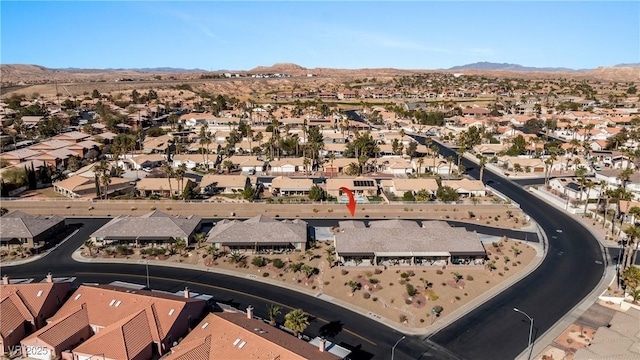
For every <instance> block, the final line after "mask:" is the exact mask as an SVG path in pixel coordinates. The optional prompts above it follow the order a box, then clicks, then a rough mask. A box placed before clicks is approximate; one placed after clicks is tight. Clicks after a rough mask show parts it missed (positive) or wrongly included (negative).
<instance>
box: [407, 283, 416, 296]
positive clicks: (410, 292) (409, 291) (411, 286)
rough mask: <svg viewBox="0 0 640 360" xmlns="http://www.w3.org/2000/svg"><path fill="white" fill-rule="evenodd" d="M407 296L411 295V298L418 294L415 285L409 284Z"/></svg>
mask: <svg viewBox="0 0 640 360" xmlns="http://www.w3.org/2000/svg"><path fill="white" fill-rule="evenodd" d="M406 287H407V294H409V296H415V295H416V294H417V293H418V290H416V288H415V287H413V285H411V284H407V285H406Z"/></svg>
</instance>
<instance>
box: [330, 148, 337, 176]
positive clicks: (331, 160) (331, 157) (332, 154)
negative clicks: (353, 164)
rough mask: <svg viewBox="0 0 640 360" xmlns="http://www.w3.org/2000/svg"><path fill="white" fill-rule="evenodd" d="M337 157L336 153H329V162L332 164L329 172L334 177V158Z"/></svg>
mask: <svg viewBox="0 0 640 360" xmlns="http://www.w3.org/2000/svg"><path fill="white" fill-rule="evenodd" d="M335 159H336V155H335V154H334V153H330V154H329V163H330V164H331V172H330V173H329V178H332V177H333V160H335Z"/></svg>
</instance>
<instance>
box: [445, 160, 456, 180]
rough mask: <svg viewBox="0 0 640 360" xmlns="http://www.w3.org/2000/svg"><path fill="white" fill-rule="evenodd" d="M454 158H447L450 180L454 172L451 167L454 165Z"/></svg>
mask: <svg viewBox="0 0 640 360" xmlns="http://www.w3.org/2000/svg"><path fill="white" fill-rule="evenodd" d="M453 160H454V159H453V156H447V164H449V178H451V173H452V171H453V169H452V168H451V165H453Z"/></svg>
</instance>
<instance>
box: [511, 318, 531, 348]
mask: <svg viewBox="0 0 640 360" xmlns="http://www.w3.org/2000/svg"><path fill="white" fill-rule="evenodd" d="M513 311H515V312H519V313H520V314H522V315H524V316H526V317H527V319H529V322H531V326H529V344H528V348H529V356H528V357H527V359H531V353H532V352H533V318H532V317H531V316H529V315H527V313H525V312H524V311H522V310H520V309H518V308H513Z"/></svg>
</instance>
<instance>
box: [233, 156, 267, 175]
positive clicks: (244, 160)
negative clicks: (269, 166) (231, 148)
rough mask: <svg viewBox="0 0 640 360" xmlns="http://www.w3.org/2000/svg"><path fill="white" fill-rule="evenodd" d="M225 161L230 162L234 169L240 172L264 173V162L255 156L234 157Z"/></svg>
mask: <svg viewBox="0 0 640 360" xmlns="http://www.w3.org/2000/svg"><path fill="white" fill-rule="evenodd" d="M226 160H229V161H231V162H232V163H233V165H234V167H235V168H237V169H240V171H242V172H248V171H250V170H254V171H264V169H265V161H264V160H260V159H258V158H257V157H255V156H241V155H234V156H232V157H230V158H229V159H226Z"/></svg>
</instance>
